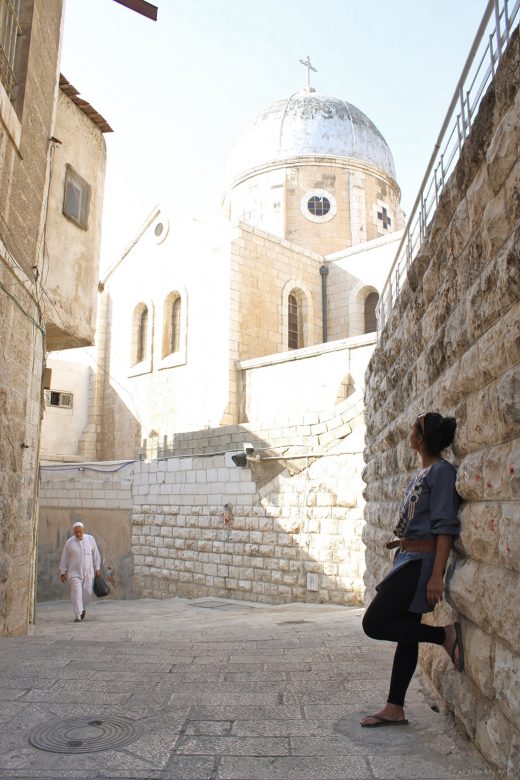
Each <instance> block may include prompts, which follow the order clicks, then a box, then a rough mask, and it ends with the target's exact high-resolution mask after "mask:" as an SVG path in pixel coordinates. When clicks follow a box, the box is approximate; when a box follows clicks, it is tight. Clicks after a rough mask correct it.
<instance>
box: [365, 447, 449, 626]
mask: <svg viewBox="0 0 520 780" xmlns="http://www.w3.org/2000/svg"><path fill="white" fill-rule="evenodd" d="M456 476H457V472H456V470H455V468H454V467H453V466H452V465H451V463H448V461H447V460H439V461H437V463H433V464H432V465H431V466H430V467H429V468H426V469H421V470H420V471H418V472H417V474H415V476H414V477H413V478H412V479H411V480H410V482H409V483H408V485H407V487H406V490H405V493H404V496H403V500H402V501H401V507H400V510H399V516H400V530H399V531H397V533H398V535H399V536H401V535H402V538H403V539H434V538H435V536H437V535H438V534H451V535H452V536H453V537H457V536H458V535H459V532H460V523H459V520H458V518H457V514H458V510H459V504H460V497H459V495H458V493H457V491H456V490H455V479H456ZM416 560H421V561H422V565H421V573H420V576H419V582H418V584H417V589H416V591H415V594H414V597H413V599H412V602H411V604H410V607H409V611H410V612H419V613H423V612H431V611H432V610H433V606H432V605H431V604H428V601H427V598H426V586H427V584H428V581H429V579H430V577H431V576H432V571H433V563H434V560H435V553H433V552H430V553H428V552H401V551H400V550H397V552H396V554H395V558H394V563H393V566H392V570H391V571H390V572H389V574H387V576H386V577H385V578H384V579H383V580H382V581H381V582H380V583H379V585H378V586H377V588H376V590H379V588H380V587H381V586H382V585H383V583H384V582H386V580H387V579H388V578H389V577H392V576H393V575H394V574H395V573H396V572H397V571H398V570H399V569H402V568H403V566H406V565H407V564H408V563H410V562H411V561H416Z"/></svg>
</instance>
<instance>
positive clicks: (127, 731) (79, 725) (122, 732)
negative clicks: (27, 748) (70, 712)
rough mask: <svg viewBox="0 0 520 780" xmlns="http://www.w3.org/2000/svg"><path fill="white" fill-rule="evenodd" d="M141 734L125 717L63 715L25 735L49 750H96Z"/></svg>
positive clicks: (116, 746) (90, 751)
mask: <svg viewBox="0 0 520 780" xmlns="http://www.w3.org/2000/svg"><path fill="white" fill-rule="evenodd" d="M141 734H142V729H141V727H140V726H139V724H138V723H136V722H135V721H133V720H129V719H128V718H119V717H108V718H96V717H90V718H66V719H65V720H52V721H49V722H48V723H45V724H43V725H41V726H36V727H35V728H33V729H32V730H31V731H30V732H29V737H28V739H29V742H30V743H31V745H33V746H34V747H36V748H39V749H40V750H46V751H48V752H49V753H96V752H98V751H100V750H116V749H117V748H120V747H123V746H124V745H129V744H130V743H131V742H134V741H135V740H136V739H137V738H138V737H140V736H141Z"/></svg>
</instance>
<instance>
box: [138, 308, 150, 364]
mask: <svg viewBox="0 0 520 780" xmlns="http://www.w3.org/2000/svg"><path fill="white" fill-rule="evenodd" d="M147 338H148V308H147V307H146V306H145V307H144V309H143V310H142V311H141V314H140V317H139V324H138V326H137V356H136V357H137V360H136V363H140V362H141V361H142V360H144V359H145V357H146V341H147Z"/></svg>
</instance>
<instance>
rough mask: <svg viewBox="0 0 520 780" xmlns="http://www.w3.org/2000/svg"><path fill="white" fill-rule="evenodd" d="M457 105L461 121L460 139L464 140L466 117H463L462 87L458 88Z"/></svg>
mask: <svg viewBox="0 0 520 780" xmlns="http://www.w3.org/2000/svg"><path fill="white" fill-rule="evenodd" d="M459 103H460V118H461V120H462V138H463V141H465V140H466V135H467V133H466V117H465V116H464V93H463V91H462V85H461V86H460V87H459Z"/></svg>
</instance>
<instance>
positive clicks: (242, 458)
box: [231, 441, 255, 468]
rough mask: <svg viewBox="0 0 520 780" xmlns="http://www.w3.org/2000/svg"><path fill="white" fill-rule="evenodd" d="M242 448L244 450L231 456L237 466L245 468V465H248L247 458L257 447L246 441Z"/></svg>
mask: <svg viewBox="0 0 520 780" xmlns="http://www.w3.org/2000/svg"><path fill="white" fill-rule="evenodd" d="M242 449H243V450H244V452H239V453H237V454H236V455H232V456H231V460H232V461H233V463H234V464H235V466H240V468H243V467H244V466H247V459H248V457H249V456H250V455H252V454H253V452H254V451H255V448H254V447H253V445H252V444H250V443H249V442H248V441H245V442H244V443H243V444H242Z"/></svg>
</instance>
